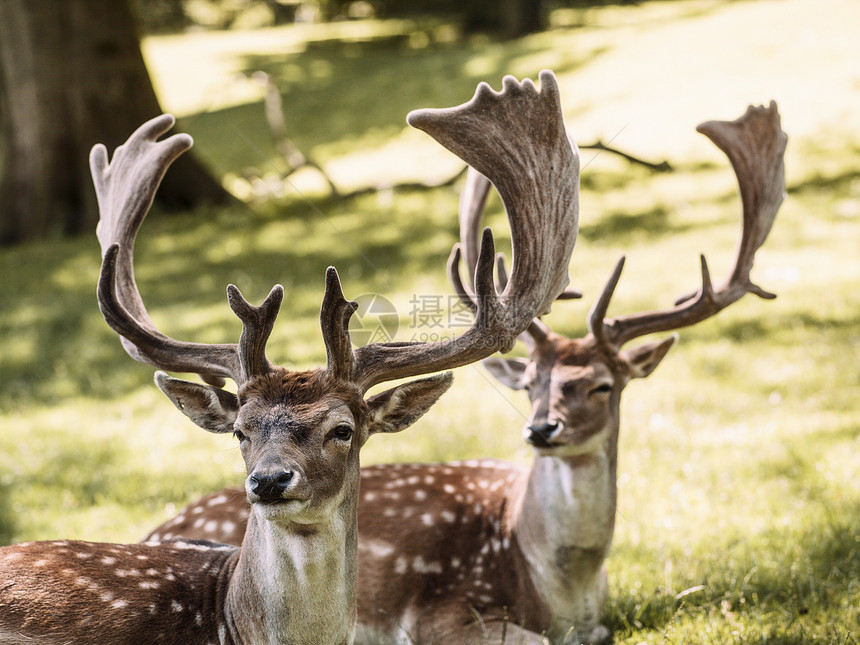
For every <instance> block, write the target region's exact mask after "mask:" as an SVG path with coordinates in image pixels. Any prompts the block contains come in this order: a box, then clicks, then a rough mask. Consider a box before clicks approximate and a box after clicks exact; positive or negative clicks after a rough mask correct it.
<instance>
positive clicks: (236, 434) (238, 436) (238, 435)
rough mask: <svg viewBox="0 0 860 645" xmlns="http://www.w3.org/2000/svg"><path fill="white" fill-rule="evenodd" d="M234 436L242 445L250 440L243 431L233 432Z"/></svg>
mask: <svg viewBox="0 0 860 645" xmlns="http://www.w3.org/2000/svg"><path fill="white" fill-rule="evenodd" d="M233 436H234V437H236V439H238V440H239V443H242V442H243V441H245V440H246V439H247V438H248V437H247V436H246V435H245V433H244V432H242V431H241V430H233Z"/></svg>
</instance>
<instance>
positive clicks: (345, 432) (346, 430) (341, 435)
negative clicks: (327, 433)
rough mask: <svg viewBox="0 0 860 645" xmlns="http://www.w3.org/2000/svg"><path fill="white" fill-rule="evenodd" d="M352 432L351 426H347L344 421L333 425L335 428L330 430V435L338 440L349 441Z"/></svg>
mask: <svg viewBox="0 0 860 645" xmlns="http://www.w3.org/2000/svg"><path fill="white" fill-rule="evenodd" d="M352 433H353V429H352V426H348V425H346V424H345V423H341V424H340V425H339V426H335V429H334V430H332V431H331V434H332V436H333V437H334V438H335V439H337V440H339V441H349V440H350V439H352Z"/></svg>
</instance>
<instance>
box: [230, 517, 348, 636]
mask: <svg viewBox="0 0 860 645" xmlns="http://www.w3.org/2000/svg"><path fill="white" fill-rule="evenodd" d="M356 517H357V516H356V509H355V504H354V503H353V504H349V503H342V504H341V505H340V507H339V508H338V510H337V512H336V513H335V514H334V516H333V517H332V518H330V519H329V520H327V522H326V523H324V524H314V525H312V526H309V525H296V524H290V525H282V524H277V523H275V522H271V521H268V520H266V519H264V518H263V517H261V516H260V513H259V512H257V511H256V510H255V509H254V508H253V507H252V510H251V515H250V517H249V518H248V529H247V532H246V534H245V539H244V541H243V543H242V549H241V551H240V553H239V559H238V562H237V564H236V570H235V573H234V574H233V577H232V579H231V581H230V584H229V589H228V592H227V614H228V616H229V618H230V621H229V622H230V625H231V630H232V631H234V633H235V634H236V638H235V640H236V641H237V642H239V643H249V644H250V643H253V644H260V645H263V644H269V643H271V644H273V645H274V644H275V643H279V644H280V643H288V644H290V645H312V644H313V645H317V644H320V643H330V644H332V645H335V644H337V645H340V644H346V643H351V642H352V638H353V633H354V629H355V625H354V616H355V607H354V605H355V570H356V558H357V540H356V538H357V532H358V531H357V522H356Z"/></svg>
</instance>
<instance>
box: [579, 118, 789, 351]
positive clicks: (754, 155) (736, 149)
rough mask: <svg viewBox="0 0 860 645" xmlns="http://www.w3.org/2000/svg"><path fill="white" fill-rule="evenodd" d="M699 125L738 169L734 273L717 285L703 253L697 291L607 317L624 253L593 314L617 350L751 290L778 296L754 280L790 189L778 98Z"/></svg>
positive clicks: (603, 338) (593, 326)
mask: <svg viewBox="0 0 860 645" xmlns="http://www.w3.org/2000/svg"><path fill="white" fill-rule="evenodd" d="M697 130H698V131H699V132H701V133H702V134H704V135H705V136H706V137H708V138H709V139H711V141H713V142H714V143H715V144H716V145H717V147H719V148H720V149H721V150H722V151H723V152H724V153H725V154H726V155H727V156H728V158H729V161H730V162H731V164H732V167H733V168H734V171H735V174H736V175H737V179H738V185H739V189H740V195H741V202H742V205H743V211H742V213H743V225H742V233H741V238H740V241H739V243H738V247H737V251H736V255H735V261H734V264H733V266H732V269H731V271H730V272H729V275H728V276H727V277H726V278H725V279H724V280H723V281H722V282H720V283H719V284H717V285H716V286H715V285H713V284H712V282H711V276H710V271H709V269H708V263H707V262H706V260H705V256H704V255H702V256H701V265H702V286H701V288H700V289H699V291H698V292H697V293H695V294H693V295H688V296H684V297H682V298H679V299H678V301H676V304H675V306H674V307H673V308H670V309H665V310H660V311H650V312H642V313H635V314H629V315H626V316H618V317H616V318H606V317H605V316H606V311H607V309H608V307H609V302H610V300H611V299H612V294H613V292H614V291H615V287H616V285H617V284H618V279H619V278H620V277H621V270H622V268H623V266H624V258H623V257H622V258H621V260H620V261H619V262H618V264H617V265H616V267H615V270H614V271H613V273H612V276H611V277H610V279H609V281H608V282H607V284H606V286H605V287H604V289H603V292H602V293H601V294H600V297H599V298H598V299H597V301H596V303H595V305H594V307H593V308H592V311H591V312H590V314H589V331H591V333H592V334H593V335H594V337H595V338H596V339H597V340H598V342H599V343H600V344H602V345H604V346H606V347H607V348H610V349H611V350H613V351H617V349H618V348H619V347H621V346H622V345H623V344H625V343H627V342H628V341H630V340H633V339H634V338H638V337H640V336H645V335H647V334H651V333H654V332H660V331H669V330H672V329H679V328H681V327H688V326H690V325H694V324H696V323H698V322H701V321H702V320H705V319H706V318H710V317H711V316H713V315H715V314H716V313H717V312H719V311H721V310H722V309H724V308H726V307H728V306H729V305H731V304H732V303H734V302H737V301H738V300H740V299H741V298H742V297H743V296H744V295H746V294H747V293H754V294H756V295H757V296H759V297H761V298H767V299H770V298H775V297H776V296H775V295H774V294H772V293H769V292H767V291H765V290H764V289H762V288H761V287H759V286H757V285H756V284H754V283H753V282H752V281H751V280H750V271H751V269H752V266H753V260H754V258H755V253H756V251H757V250H758V249H759V248H760V247H761V245H762V244H763V243H764V241H765V239H766V238H767V235H768V233H770V229H771V227H772V226H773V221H774V218H775V217H776V213H777V211H778V210H779V206H780V204H781V203H782V200H783V197H784V195H785V166H784V163H783V155H784V153H785V146H786V142H787V141H788V137H787V136H786V134H785V133H784V132H783V131H782V129H781V128H780V119H779V112H778V110H777V106H776V103H775V102H773V101H771V103H770V106H768V107H763V106H759V107H753V106H750V107H749V108H748V109H747V111H746V113H745V114H744V115H743V116H742V117H740V118H739V119H736V120H735V121H708V122H706V123H702V124H701V125H699V126H698V128H697Z"/></svg>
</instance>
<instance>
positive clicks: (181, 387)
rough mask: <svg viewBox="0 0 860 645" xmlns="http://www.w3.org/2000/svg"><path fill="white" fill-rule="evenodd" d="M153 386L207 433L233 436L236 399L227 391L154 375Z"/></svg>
mask: <svg viewBox="0 0 860 645" xmlns="http://www.w3.org/2000/svg"><path fill="white" fill-rule="evenodd" d="M155 384H156V385H157V386H158V389H160V390H161V391H162V392H164V393H165V394H166V395H167V398H168V399H170V400H171V401H172V402H173V405H175V406H176V407H177V408H179V409H180V410H181V411H182V413H183V414H184V415H185V416H187V417H188V418H189V419H191V420H192V421H193V422H194V423H196V424H197V425H199V426H200V427H201V428H203V429H204V430H208V431H209V432H217V433H223V432H233V423H234V422H235V421H236V415H237V414H238V412H239V399H238V398H236V395H235V394H233V393H232V392H228V391H227V390H222V389H221V388H219V387H212V386H211V385H202V384H200V383H191V382H190V381H182V380H180V379H178V378H173V377H172V376H168V375H167V374H165V373H164V372H156V373H155Z"/></svg>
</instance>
